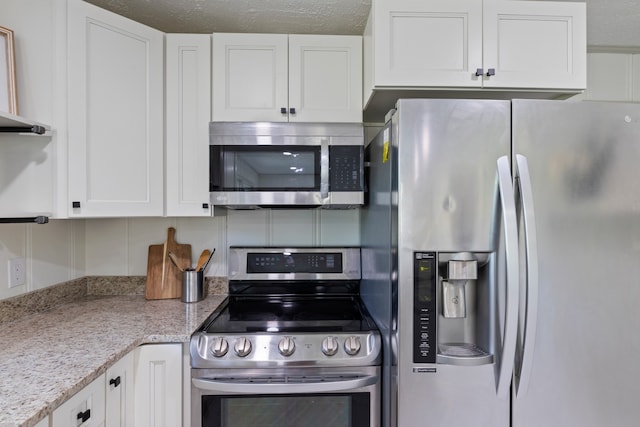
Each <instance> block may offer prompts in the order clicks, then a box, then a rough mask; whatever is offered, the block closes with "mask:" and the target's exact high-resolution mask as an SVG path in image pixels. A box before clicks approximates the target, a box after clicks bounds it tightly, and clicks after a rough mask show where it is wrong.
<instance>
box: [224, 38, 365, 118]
mask: <svg viewBox="0 0 640 427" xmlns="http://www.w3.org/2000/svg"><path fill="white" fill-rule="evenodd" d="M212 96H213V120H214V121H280V122H282V121H301V122H361V121H362V38H361V37H360V36H324V35H285V34H233V33H216V34H214V35H213V95H212Z"/></svg>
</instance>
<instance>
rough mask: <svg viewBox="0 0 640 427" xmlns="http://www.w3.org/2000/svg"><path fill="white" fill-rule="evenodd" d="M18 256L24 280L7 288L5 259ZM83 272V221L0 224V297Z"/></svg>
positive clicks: (66, 278) (63, 280)
mask: <svg viewBox="0 0 640 427" xmlns="http://www.w3.org/2000/svg"><path fill="white" fill-rule="evenodd" d="M18 257H19V258H25V260H26V283H25V285H23V286H18V287H15V288H11V289H9V286H8V284H9V280H8V274H9V273H8V261H9V260H10V259H12V258H18ZM84 275H85V231H84V221H82V220H76V221H67V220H52V221H50V222H49V223H48V224H46V225H38V224H2V225H0V299H4V298H8V297H12V296H15V295H19V294H22V293H25V292H29V291H34V290H37V289H42V288H46V287H48V286H51V285H55V284H56V283H61V282H65V281H68V280H72V279H76V278H78V277H82V276H84Z"/></svg>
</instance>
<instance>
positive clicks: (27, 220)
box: [0, 216, 49, 224]
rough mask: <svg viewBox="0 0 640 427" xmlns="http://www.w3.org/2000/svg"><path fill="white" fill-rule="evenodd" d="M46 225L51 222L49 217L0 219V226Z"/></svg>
mask: <svg viewBox="0 0 640 427" xmlns="http://www.w3.org/2000/svg"><path fill="white" fill-rule="evenodd" d="M30 222H33V223H36V224H46V223H48V222H49V217H48V216H32V217H15V218H0V224H24V223H30Z"/></svg>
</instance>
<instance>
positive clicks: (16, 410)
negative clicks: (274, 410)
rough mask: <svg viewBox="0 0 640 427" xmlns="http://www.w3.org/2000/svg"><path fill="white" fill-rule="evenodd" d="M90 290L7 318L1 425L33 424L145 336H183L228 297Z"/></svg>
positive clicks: (167, 339)
mask: <svg viewBox="0 0 640 427" xmlns="http://www.w3.org/2000/svg"><path fill="white" fill-rule="evenodd" d="M224 298H225V296H224V295H209V296H207V297H206V298H205V299H204V300H202V301H200V302H197V303H189V304H186V303H183V302H181V301H180V300H177V299H170V300H154V301H147V300H145V298H144V296H143V295H115V296H113V295H112V296H97V295H85V296H83V297H81V298H79V299H77V300H76V301H73V302H71V303H66V304H63V305H60V306H58V307H55V308H53V309H50V310H48V311H46V312H42V313H36V314H31V315H28V316H25V317H23V318H21V319H19V320H16V321H12V322H10V323H4V324H0V376H1V378H2V380H1V381H0V427H14V426H21V427H30V426H33V425H35V424H36V423H37V422H38V421H40V420H41V419H42V418H44V417H45V416H46V415H47V414H50V413H51V412H52V411H53V410H54V409H55V408H57V407H58V406H60V404H62V403H63V402H64V401H66V400H67V399H68V398H70V397H71V396H73V395H74V394H75V393H77V392H78V391H80V390H81V389H82V388H83V387H85V386H86V385H88V384H89V383H90V382H91V381H93V380H94V379H96V378H97V377H98V376H100V375H101V374H102V373H103V372H105V371H106V370H107V368H109V367H110V366H112V365H113V364H114V363H115V362H116V361H118V360H119V359H120V358H121V357H122V356H124V355H126V354H127V353H128V352H130V351H131V350H133V349H134V348H136V347H137V346H139V345H141V344H147V343H176V342H177V343H183V342H188V341H189V337H190V335H191V334H192V333H193V332H194V331H195V330H196V329H197V327H198V326H200V325H201V324H202V322H203V321H204V320H205V319H206V318H207V317H208V316H209V314H211V312H212V311H213V310H214V309H215V308H216V307H217V306H218V305H219V304H220V303H221V302H222V301H223V300H224Z"/></svg>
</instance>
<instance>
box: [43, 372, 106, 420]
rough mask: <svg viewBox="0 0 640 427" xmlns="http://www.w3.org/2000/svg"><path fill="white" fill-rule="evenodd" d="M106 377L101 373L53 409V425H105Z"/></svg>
mask: <svg viewBox="0 0 640 427" xmlns="http://www.w3.org/2000/svg"><path fill="white" fill-rule="evenodd" d="M104 378H105V377H104V375H100V376H99V377H98V378H97V379H95V380H94V381H93V382H92V383H91V384H89V385H88V386H86V387H85V388H83V389H82V390H80V391H79V392H78V393H76V394H74V395H73V396H72V397H71V398H70V399H69V400H67V401H66V402H64V403H63V404H62V405H60V406H59V407H58V408H57V409H56V410H55V411H53V414H52V416H51V426H52V427H69V426H74V427H79V426H82V427H103V426H104V417H105V415H104V399H105V394H104V389H105V387H104V385H105V382H104ZM82 420H84V421H82Z"/></svg>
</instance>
